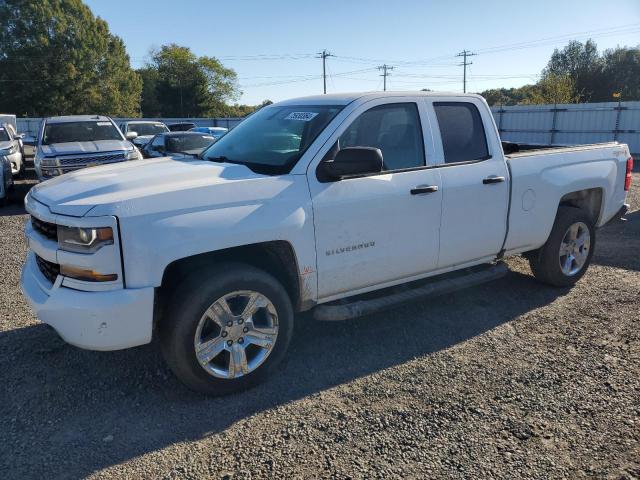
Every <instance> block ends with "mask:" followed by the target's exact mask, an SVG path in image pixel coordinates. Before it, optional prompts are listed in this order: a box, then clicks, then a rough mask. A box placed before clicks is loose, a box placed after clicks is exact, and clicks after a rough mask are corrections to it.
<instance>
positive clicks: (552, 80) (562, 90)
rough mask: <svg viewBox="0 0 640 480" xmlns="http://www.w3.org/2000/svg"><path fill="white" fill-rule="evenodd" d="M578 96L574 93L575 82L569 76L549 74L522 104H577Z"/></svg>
mask: <svg viewBox="0 0 640 480" xmlns="http://www.w3.org/2000/svg"><path fill="white" fill-rule="evenodd" d="M579 100H580V96H579V95H578V94H577V93H576V83H575V80H574V79H573V78H572V77H570V76H569V75H556V74H549V75H547V76H545V77H543V78H542V79H541V80H540V81H539V82H538V83H537V84H536V85H535V87H534V88H533V89H531V92H530V94H529V95H528V97H527V98H525V99H524V101H523V102H522V103H525V104H527V103H528V104H548V103H554V104H556V103H577V102H578V101H579Z"/></svg>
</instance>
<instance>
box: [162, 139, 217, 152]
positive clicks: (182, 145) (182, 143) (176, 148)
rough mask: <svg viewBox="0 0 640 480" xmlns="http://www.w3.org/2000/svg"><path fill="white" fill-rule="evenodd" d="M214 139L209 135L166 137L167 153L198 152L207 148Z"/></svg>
mask: <svg viewBox="0 0 640 480" xmlns="http://www.w3.org/2000/svg"><path fill="white" fill-rule="evenodd" d="M215 140H216V139H215V138H213V137H212V136H211V135H180V136H171V137H167V151H169V152H175V153H180V152H194V151H196V152H199V151H202V150H204V149H205V148H207V147H208V146H209V145H211V144H212V143H213V142H215Z"/></svg>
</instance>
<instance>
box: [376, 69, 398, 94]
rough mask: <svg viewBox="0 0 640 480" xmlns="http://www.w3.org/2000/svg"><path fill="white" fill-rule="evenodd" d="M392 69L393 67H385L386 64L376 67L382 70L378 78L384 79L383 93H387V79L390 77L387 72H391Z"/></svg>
mask: <svg viewBox="0 0 640 480" xmlns="http://www.w3.org/2000/svg"><path fill="white" fill-rule="evenodd" d="M394 68H395V67H392V66H390V65H387V64H386V63H385V64H384V65H380V66H379V67H378V70H382V74H381V75H380V76H381V77H382V78H383V79H384V88H383V90H384V91H385V92H386V91H387V77H388V76H390V75H391V74H390V73H389V70H393V69H394Z"/></svg>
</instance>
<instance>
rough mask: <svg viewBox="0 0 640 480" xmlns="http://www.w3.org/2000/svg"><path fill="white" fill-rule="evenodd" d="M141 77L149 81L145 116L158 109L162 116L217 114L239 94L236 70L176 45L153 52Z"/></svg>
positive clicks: (145, 95)
mask: <svg viewBox="0 0 640 480" xmlns="http://www.w3.org/2000/svg"><path fill="white" fill-rule="evenodd" d="M143 76H144V78H145V80H148V81H149V82H150V83H151V84H152V85H148V86H145V88H144V94H143V98H142V105H143V112H144V114H145V115H149V113H150V112H149V111H148V109H150V110H156V109H158V110H159V112H158V113H159V114H160V115H162V116H165V117H201V116H219V115H222V114H223V112H224V111H225V109H226V108H227V105H226V102H228V101H231V100H234V99H236V98H237V97H238V96H239V93H240V92H239V90H238V86H237V75H236V72H234V71H233V70H232V69H230V68H225V67H224V66H223V65H222V63H220V61H219V60H217V59H216V58H213V57H197V56H196V55H195V54H194V53H193V52H192V51H191V50H190V49H189V48H187V47H181V46H179V45H176V44H170V45H164V46H162V47H161V48H160V49H159V50H156V51H154V52H152V54H151V62H150V64H149V65H148V66H147V67H146V68H145V69H144V74H143ZM153 113H154V114H155V113H156V112H153Z"/></svg>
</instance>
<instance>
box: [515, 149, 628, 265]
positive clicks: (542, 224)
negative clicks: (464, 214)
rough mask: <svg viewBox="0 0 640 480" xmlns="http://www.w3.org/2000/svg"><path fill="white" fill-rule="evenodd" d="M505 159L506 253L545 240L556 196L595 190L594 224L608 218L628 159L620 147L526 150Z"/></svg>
mask: <svg viewBox="0 0 640 480" xmlns="http://www.w3.org/2000/svg"><path fill="white" fill-rule="evenodd" d="M505 157H506V159H507V165H508V166H509V172H510V177H511V210H510V213H509V232H508V235H507V241H506V242H505V250H506V251H507V252H509V251H511V252H515V251H527V250H531V249H534V248H538V247H539V246H541V245H542V244H543V243H544V242H545V241H546V239H547V238H548V236H549V233H550V231H551V227H552V226H553V222H554V219H555V216H556V210H557V207H558V205H559V204H560V203H561V202H562V198H561V192H564V193H570V192H584V191H586V190H597V191H598V192H599V193H598V194H599V195H601V197H600V201H599V202H598V204H597V205H594V211H593V214H594V217H595V218H596V225H597V226H601V225H603V224H604V223H606V222H607V221H608V220H609V219H611V218H612V217H613V215H615V214H616V212H617V211H618V210H619V209H620V207H622V205H623V203H624V198H625V192H624V190H623V185H624V176H625V170H626V161H627V158H628V157H629V153H628V149H627V148H626V146H625V145H624V144H619V143H617V142H609V143H596V144H591V145H575V146H570V147H552V148H541V149H530V150H524V151H520V152H515V153H511V154H508V155H505ZM559 187H561V188H559ZM564 193H563V194H564ZM533 225H535V226H536V228H535V229H533V230H532V226H533Z"/></svg>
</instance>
